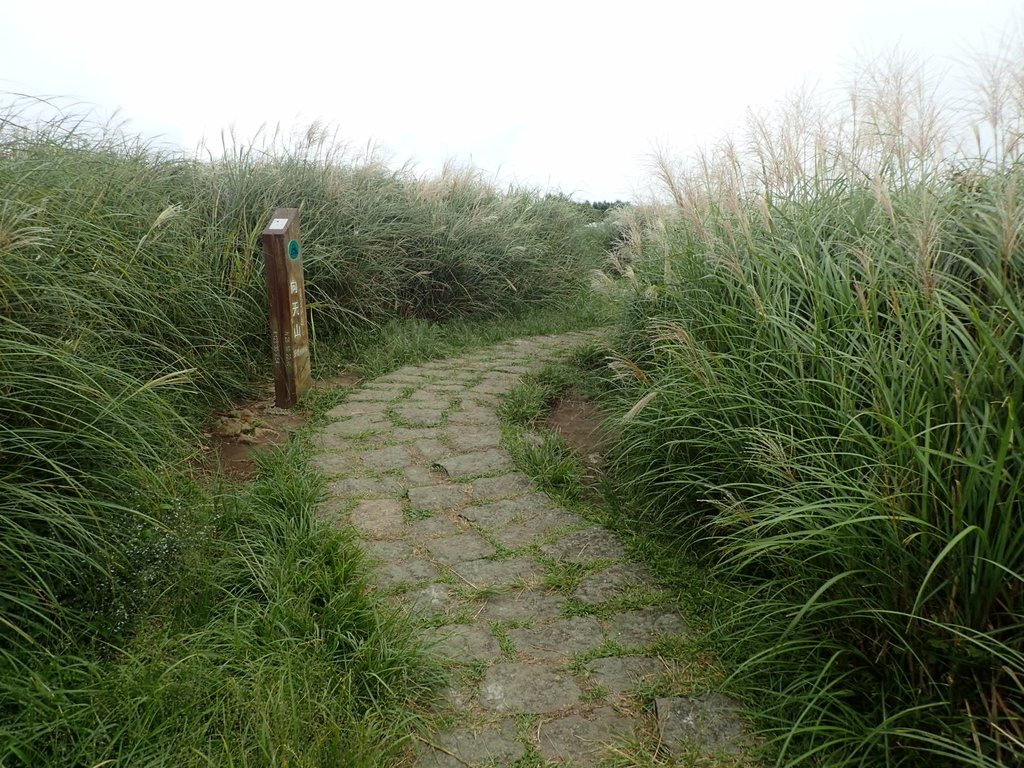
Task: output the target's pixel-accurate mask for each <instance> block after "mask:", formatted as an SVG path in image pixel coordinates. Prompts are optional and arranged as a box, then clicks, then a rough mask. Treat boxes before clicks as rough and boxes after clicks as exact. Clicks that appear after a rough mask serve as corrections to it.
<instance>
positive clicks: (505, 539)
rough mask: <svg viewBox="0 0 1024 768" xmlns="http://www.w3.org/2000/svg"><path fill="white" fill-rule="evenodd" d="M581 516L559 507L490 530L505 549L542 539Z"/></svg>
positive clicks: (575, 521)
mask: <svg viewBox="0 0 1024 768" xmlns="http://www.w3.org/2000/svg"><path fill="white" fill-rule="evenodd" d="M581 522H583V518H582V517H579V516H578V515H574V514H573V513H572V512H566V511H564V510H561V509H552V510H547V511H545V512H541V513H539V514H537V515H534V516H533V517H531V518H530V519H528V520H525V521H524V522H521V523H513V524H512V525H508V526H505V527H504V528H500V529H498V530H494V531H492V532H491V535H492V536H493V537H494V540H495V541H497V542H498V543H499V544H501V546H503V547H506V548H507V549H519V548H520V547H525V546H527V545H528V544H533V543H535V542H537V541H538V540H542V539H544V538H545V537H547V536H549V535H550V534H552V533H554V532H555V531H557V530H559V529H562V528H568V527H570V526H573V525H578V524H579V523H581Z"/></svg>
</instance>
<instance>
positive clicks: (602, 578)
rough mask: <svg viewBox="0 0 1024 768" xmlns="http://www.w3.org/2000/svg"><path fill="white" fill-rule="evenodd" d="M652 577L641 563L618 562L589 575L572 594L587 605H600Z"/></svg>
mask: <svg viewBox="0 0 1024 768" xmlns="http://www.w3.org/2000/svg"><path fill="white" fill-rule="evenodd" d="M650 579H651V575H650V572H649V571H648V570H647V569H646V568H643V567H642V566H640V565H636V564H635V563H617V564H615V565H611V566H609V567H607V568H605V569H603V570H600V571H597V572H596V573H592V574H590V575H589V576H587V577H586V578H585V579H583V580H582V581H581V582H580V583H579V586H577V587H576V591H575V592H573V595H572V596H573V598H574V599H576V600H579V601H580V602H581V603H584V604H586V605H598V604H599V603H603V602H606V601H608V600H613V599H614V598H617V597H622V596H623V595H625V594H627V593H628V592H629V590H630V589H631V588H633V587H637V586H640V585H642V584H644V583H645V582H647V581H649V580H650Z"/></svg>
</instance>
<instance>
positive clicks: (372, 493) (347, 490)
mask: <svg viewBox="0 0 1024 768" xmlns="http://www.w3.org/2000/svg"><path fill="white" fill-rule="evenodd" d="M327 490H328V491H330V493H332V494H333V495H335V496H342V497H346V498H350V499H360V498H363V499H369V498H382V497H384V498H388V497H397V496H401V495H402V494H404V493H405V486H404V484H403V483H402V482H401V481H399V480H397V479H395V478H393V477H346V478H344V479H342V480H335V481H334V482H333V483H330V484H329V485H328V486H327Z"/></svg>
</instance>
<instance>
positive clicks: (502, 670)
mask: <svg viewBox="0 0 1024 768" xmlns="http://www.w3.org/2000/svg"><path fill="white" fill-rule="evenodd" d="M579 700H580V689H579V686H577V685H576V683H575V682H574V681H573V679H572V677H571V676H570V675H569V674H568V673H565V672H561V671H560V670H558V669H557V668H556V667H553V666H547V665H543V664H495V665H493V666H491V667H489V668H488V670H487V672H486V673H485V674H484V679H483V681H482V682H481V683H480V696H479V703H480V706H481V707H483V708H484V709H490V710H493V711H496V712H516V713H529V714H546V713H548V712H557V711H559V710H562V709H566V708H568V707H571V706H573V705H574V704H576V703H578V702H579Z"/></svg>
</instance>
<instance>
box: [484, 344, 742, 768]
mask: <svg viewBox="0 0 1024 768" xmlns="http://www.w3.org/2000/svg"><path fill="white" fill-rule="evenodd" d="M602 355H603V349H602V348H601V347H600V346H591V347H583V348H580V349H579V350H577V351H576V352H575V353H574V354H573V355H572V356H571V357H570V358H569V359H568V360H566V361H564V362H560V363H555V364H552V365H548V366H546V367H545V368H543V369H542V370H540V371H538V372H537V373H533V374H527V375H526V376H525V377H524V378H523V380H522V382H521V384H520V386H518V387H517V388H516V389H515V390H513V391H512V392H511V393H509V395H508V397H507V398H505V400H504V401H503V402H502V404H501V406H500V408H499V413H500V415H501V417H502V429H503V441H504V443H505V445H506V447H507V448H508V450H509V451H510V453H511V454H512V456H513V458H514V459H515V461H516V464H517V466H518V468H519V469H520V471H522V472H523V473H525V474H527V475H529V476H531V477H532V478H533V480H534V482H536V483H537V484H538V486H539V487H540V488H541V489H542V490H544V491H545V492H546V493H548V494H549V495H550V496H552V497H553V498H554V499H556V500H557V501H558V502H559V503H561V504H563V505H564V506H565V507H567V508H568V509H570V510H572V511H574V512H576V513H578V514H580V515H581V516H582V517H584V518H586V519H587V520H590V521H592V522H595V523H598V524H600V525H602V526H604V527H606V528H608V529H609V530H612V531H614V532H615V533H616V534H617V535H618V536H619V537H620V539H621V540H622V541H623V542H624V544H625V545H626V549H627V552H628V553H629V555H630V557H631V558H633V559H634V560H635V561H636V562H638V563H642V564H644V566H645V567H646V568H649V569H650V571H651V573H652V574H653V581H645V582H641V583H637V584H636V585H635V586H633V587H629V588H627V589H625V590H624V591H623V592H621V593H620V594H617V595H615V596H614V597H611V598H610V599H608V600H605V601H601V602H597V603H593V602H587V603H583V602H580V601H579V600H576V599H573V598H572V594H573V591H574V590H575V589H576V588H577V587H578V586H579V585H580V583H581V582H582V581H583V580H584V579H585V578H586V577H587V576H588V575H590V574H592V573H594V572H598V571H600V570H601V569H602V567H603V566H605V565H607V563H604V562H603V561H600V560H597V561H591V562H590V563H588V564H586V565H581V564H576V563H572V562H564V561H558V560H552V559H546V566H545V567H546V570H547V574H546V577H545V582H544V583H545V585H546V586H548V587H549V588H553V589H556V590H558V591H559V592H561V593H563V594H565V595H566V596H568V597H569V599H568V600H567V602H566V604H565V607H564V608H563V615H565V616H592V617H595V618H598V619H605V618H609V617H611V616H613V615H615V614H616V613H619V612H621V611H628V610H634V609H640V608H644V607H647V606H664V605H673V606H677V607H679V608H680V610H681V611H682V613H683V616H684V619H685V622H686V625H687V629H688V632H687V633H686V634H685V635H684V636H681V637H671V638H663V639H662V640H661V641H660V642H659V643H658V644H657V645H656V646H654V647H653V648H652V649H651V650H650V651H647V652H646V653H648V654H649V655H656V656H659V657H660V658H662V659H665V660H666V662H668V664H667V665H666V666H667V668H668V669H671V670H673V671H672V673H671V674H668V675H665V676H661V677H660V678H659V682H658V685H657V687H644V686H641V687H640V688H638V689H637V691H636V695H637V698H638V700H639V701H640V702H641V705H642V706H644V707H648V708H649V707H652V706H653V700H654V698H655V697H657V696H690V695H701V694H705V693H708V692H710V691H719V690H721V689H722V687H723V685H724V682H725V680H726V678H727V671H726V669H725V667H724V665H723V664H722V662H721V660H720V659H719V654H718V652H717V651H718V650H720V647H718V646H716V644H715V643H714V642H713V641H712V638H711V635H710V629H711V626H712V623H713V621H714V619H713V616H714V615H715V614H716V612H720V611H721V606H722V604H728V603H730V602H731V600H732V599H733V598H734V597H735V594H734V592H733V591H732V590H730V588H729V587H728V586H727V585H725V584H723V583H721V582H719V581H718V580H717V579H715V578H714V577H713V575H712V574H711V573H710V572H709V570H708V569H707V568H706V567H703V566H700V565H697V564H694V565H681V564H680V562H679V559H678V546H677V542H676V541H675V540H674V539H673V537H672V536H671V535H669V536H665V535H662V533H661V532H659V531H652V530H651V529H650V528H649V527H648V526H646V525H644V524H643V523H642V522H640V521H639V520H637V519H636V518H635V517H632V516H631V515H630V514H629V511H628V500H627V499H624V498H623V497H622V496H621V495H620V494H619V493H618V492H617V488H616V486H615V484H614V483H613V482H611V481H610V480H609V478H608V477H607V476H606V475H605V474H604V472H603V469H602V467H601V466H600V465H595V464H594V463H593V462H591V461H587V460H585V458H584V456H583V455H581V454H582V453H586V452H587V451H586V450H583V451H581V450H580V449H578V448H577V449H575V450H574V449H573V448H572V447H570V446H569V444H568V443H567V442H566V440H565V439H564V438H563V437H562V436H561V435H560V434H558V433H556V432H554V431H552V429H551V428H550V427H549V426H548V425H547V424H546V423H545V418H546V416H547V415H548V413H549V412H550V410H551V408H552V406H553V405H554V404H555V403H556V402H557V401H558V400H560V399H562V398H564V397H570V398H573V399H587V398H596V397H597V396H598V395H599V393H600V391H601V388H602V387H601V383H600V381H599V380H598V379H596V378H594V377H592V375H591V373H592V371H593V368H594V366H595V365H596V364H597V363H598V361H599V360H600V358H601V357H602ZM635 653H636V650H635V649H631V648H625V647H622V646H620V645H619V644H617V643H616V642H614V641H607V642H606V643H605V644H604V645H602V646H600V647H598V648H595V649H592V650H590V651H588V652H586V653H581V654H577V655H576V656H575V658H574V659H573V661H572V663H571V664H570V668H571V669H573V670H575V671H580V670H583V669H584V668H586V666H587V664H588V663H589V662H591V661H593V660H594V659H598V658H604V657H610V656H625V655H633V654H635ZM593 695H594V696H595V697H598V693H593ZM613 751H614V752H615V754H616V755H617V757H615V758H614V759H612V760H610V761H609V762H608V763H607V764H608V765H609V766H610V765H615V766H626V765H630V766H634V765H650V766H693V767H694V768H696V767H697V766H713V765H722V766H741V765H753V764H754V763H753V762H751V758H748V757H735V756H732V757H728V758H725V759H723V761H722V762H716V761H715V760H716V759H717V758H709V757H708V756H707V755H706V754H702V753H700V752H699V751H697V750H695V751H693V753H692V754H689V753H687V754H681V755H680V754H676V755H674V756H669V755H668V754H667V753H666V752H665V751H664V750H663V749H661V748H659V746H658V743H657V738H656V736H654V735H653V732H652V733H651V734H647V735H645V736H644V737H643V738H640V739H636V740H632V741H630V742H623V743H622V744H620V745H619V746H617V747H616V748H615V750H613ZM630 761H633V762H630Z"/></svg>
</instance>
